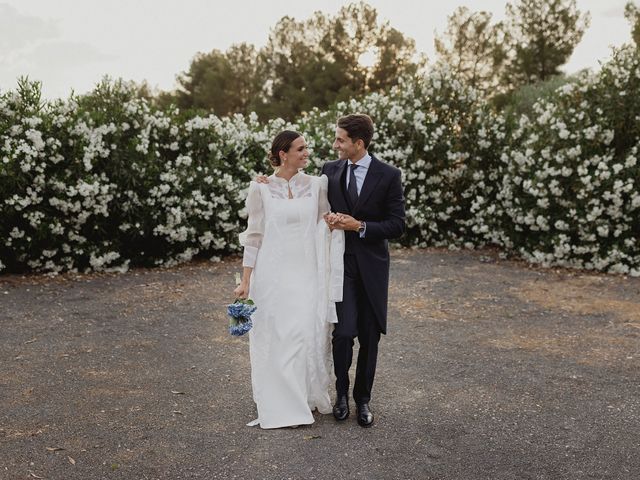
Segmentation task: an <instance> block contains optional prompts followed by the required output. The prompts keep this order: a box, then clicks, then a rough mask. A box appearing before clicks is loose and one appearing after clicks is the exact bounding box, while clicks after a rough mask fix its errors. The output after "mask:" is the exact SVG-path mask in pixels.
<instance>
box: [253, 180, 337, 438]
mask: <svg viewBox="0 0 640 480" xmlns="http://www.w3.org/2000/svg"><path fill="white" fill-rule="evenodd" d="M290 192H291V193H290ZM290 196H291V197H292V198H290ZM329 209H330V207H329V202H328V200H327V177H326V176H324V175H323V176H322V177H314V176H310V175H306V174H304V173H302V172H300V173H297V174H296V175H295V176H294V177H292V178H291V180H290V181H289V182H287V181H286V180H284V179H282V178H280V177H276V176H275V175H272V176H270V177H269V183H268V184H259V183H256V182H251V184H250V186H249V193H248V196H247V213H248V227H247V230H246V231H245V232H243V233H242V234H241V235H240V243H241V244H242V245H243V246H244V259H243V266H250V267H254V269H253V273H252V276H251V284H250V298H252V299H253V300H254V301H255V304H256V306H257V311H256V312H255V314H254V316H253V329H252V330H251V331H250V332H249V343H250V356H251V383H252V387H253V399H254V401H255V403H256V406H257V410H258V418H257V419H256V420H254V422H251V423H250V424H248V425H257V424H259V425H260V427H262V428H278V427H286V426H292V425H303V424H310V423H313V421H314V419H313V415H312V413H311V412H312V411H313V410H314V409H317V410H318V411H319V412H320V413H329V412H331V402H330V399H329V385H330V383H332V375H331V363H330V362H331V347H330V336H331V334H330V330H331V323H329V322H331V321H335V320H331V319H328V314H327V313H326V312H327V310H329V311H331V312H333V311H334V309H332V308H326V298H324V299H323V298H321V297H323V296H324V294H325V293H326V288H323V287H325V286H326V285H321V284H322V283H323V279H322V275H319V271H320V270H326V269H325V268H324V266H319V265H318V259H322V261H323V262H326V261H327V258H323V257H326V256H324V255H323V254H322V252H323V250H320V248H321V245H319V243H320V240H318V239H320V238H326V237H323V236H322V233H321V235H318V232H322V230H321V229H322V227H323V226H324V220H323V219H322V215H323V214H324V213H326V212H328V211H329ZM325 228H326V227H325ZM326 231H327V232H328V230H326ZM325 235H326V234H325ZM328 235H331V233H329V234H328ZM323 292H324V293H323ZM323 302H324V303H323Z"/></svg>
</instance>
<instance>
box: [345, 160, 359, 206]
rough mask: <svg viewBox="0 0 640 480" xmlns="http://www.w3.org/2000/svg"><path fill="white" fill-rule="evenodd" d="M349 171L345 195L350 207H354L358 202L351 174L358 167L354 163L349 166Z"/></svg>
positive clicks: (356, 186)
mask: <svg viewBox="0 0 640 480" xmlns="http://www.w3.org/2000/svg"><path fill="white" fill-rule="evenodd" d="M350 166H351V170H350V172H349V186H348V187H347V193H348V194H349V200H351V206H352V207H353V206H355V204H356V203H357V202H358V184H357V183H356V176H355V174H354V173H353V172H354V171H355V170H356V168H358V167H359V165H356V164H354V163H351V164H350Z"/></svg>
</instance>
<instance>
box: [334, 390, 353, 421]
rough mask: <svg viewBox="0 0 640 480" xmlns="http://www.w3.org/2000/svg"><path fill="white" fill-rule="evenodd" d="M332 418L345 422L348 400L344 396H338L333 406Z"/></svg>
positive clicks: (347, 413)
mask: <svg viewBox="0 0 640 480" xmlns="http://www.w3.org/2000/svg"><path fill="white" fill-rule="evenodd" d="M333 416H334V417H335V418H336V420H340V421H342V420H346V419H347V417H348V416H349V400H348V398H347V396H346V395H338V398H337V399H336V403H335V405H334V406H333Z"/></svg>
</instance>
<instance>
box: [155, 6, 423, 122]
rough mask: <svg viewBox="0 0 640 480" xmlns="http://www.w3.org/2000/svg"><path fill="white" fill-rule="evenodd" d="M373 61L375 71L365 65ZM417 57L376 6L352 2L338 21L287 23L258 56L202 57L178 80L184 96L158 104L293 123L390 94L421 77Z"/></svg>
mask: <svg viewBox="0 0 640 480" xmlns="http://www.w3.org/2000/svg"><path fill="white" fill-rule="evenodd" d="M367 55H369V56H370V57H372V58H373V62H372V63H371V64H370V65H367V64H365V62H364V61H363V57H365V56H367ZM415 56H416V52H415V44H414V41H413V40H412V39H410V38H407V37H405V36H404V35H403V34H402V33H401V32H399V31H398V30H396V29H394V28H392V27H391V26H390V25H389V22H383V23H381V22H379V21H378V14H377V11H376V10H375V9H374V8H373V7H371V6H369V5H367V4H366V3H364V2H360V3H354V4H350V5H347V6H345V7H342V8H341V9H340V11H339V12H338V13H337V15H335V16H332V15H327V14H323V13H322V12H315V13H314V14H313V15H312V16H311V17H310V18H308V19H306V20H302V21H298V20H296V19H294V18H292V17H288V16H286V17H283V18H282V19H281V20H280V21H279V22H278V23H277V24H276V25H275V26H274V27H273V28H272V30H271V32H270V35H269V39H268V41H267V44H266V46H265V47H264V48H262V49H260V50H257V49H256V48H255V47H253V46H252V45H247V44H241V45H234V46H232V47H231V48H230V49H229V50H227V51H226V52H221V51H219V50H213V51H211V52H209V53H207V54H203V53H199V54H198V55H196V57H195V58H194V59H193V61H192V62H191V65H190V66H189V70H188V71H187V72H184V73H183V74H181V75H179V76H178V83H179V85H180V89H179V91H178V92H177V93H176V94H175V95H174V96H171V95H170V96H167V95H161V96H160V97H161V98H160V100H159V101H160V102H161V103H163V104H167V103H171V101H172V100H174V101H175V103H177V104H178V105H179V106H181V107H186V108H205V109H210V110H213V111H214V112H215V113H216V114H218V115H228V114H230V113H235V112H242V113H248V112H250V111H256V112H257V113H258V115H259V116H260V117H262V118H272V117H282V118H285V119H293V118H295V117H297V116H299V115H300V114H301V113H302V112H306V111H309V110H311V109H312V108H313V107H318V108H326V107H328V106H329V105H331V104H332V103H334V102H336V101H340V100H348V99H350V98H353V97H357V96H361V95H364V94H366V93H368V92H371V91H380V90H387V89H388V88H390V87H391V86H393V85H395V84H396V83H397V82H398V79H399V78H400V77H402V76H408V75H413V74H415V73H416V71H417V70H418V68H419V67H420V65H421V64H422V63H421V60H420V59H417V60H415V59H414V57H415Z"/></svg>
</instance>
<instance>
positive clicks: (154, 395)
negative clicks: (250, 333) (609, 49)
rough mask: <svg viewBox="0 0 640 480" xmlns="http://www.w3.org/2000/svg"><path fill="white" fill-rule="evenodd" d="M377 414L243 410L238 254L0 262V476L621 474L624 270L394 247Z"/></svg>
mask: <svg viewBox="0 0 640 480" xmlns="http://www.w3.org/2000/svg"><path fill="white" fill-rule="evenodd" d="M392 265H393V266H392V288H391V295H390V311H389V325H390V328H389V335H387V336H386V337H383V339H382V341H381V346H380V357H379V362H378V375H377V377H376V385H375V388H374V399H373V402H372V407H373V409H374V412H375V413H376V424H375V425H374V427H373V428H371V429H367V430H365V429H362V428H360V427H359V426H358V425H357V424H356V422H355V419H353V418H350V419H349V420H347V421H346V422H345V423H342V424H336V423H335V422H334V420H333V418H332V417H330V416H317V421H316V423H315V424H314V425H312V426H309V427H301V428H298V429H295V430H292V429H282V430H272V431H265V430H260V429H259V428H248V427H245V426H244V425H245V423H246V422H248V421H250V420H252V419H253V418H254V416H255V409H254V405H253V402H252V399H251V385H250V377H249V374H250V372H249V362H248V343H247V339H245V338H240V339H235V338H231V337H229V336H228V334H227V331H226V319H225V318H224V306H225V304H226V303H228V301H229V299H230V292H231V290H232V289H233V275H232V273H233V272H235V271H238V270H239V269H240V262H239V260H235V259H230V260H227V261H226V262H223V263H218V264H210V263H192V264H189V265H186V266H181V267H177V268H173V269H170V270H135V271H132V272H129V273H127V274H124V275H66V276H61V277H57V278H48V277H39V276H28V277H21V276H2V277H0V337H1V338H2V342H1V346H2V349H1V351H0V362H1V369H0V404H1V405H2V409H1V410H0V478H1V479H11V480H13V479H32V478H44V479H65V480H66V479H192V478H193V479H195V478H201V479H217V478H220V479H254V478H255V479H289V478H290V479H328V478H332V479H359V478H362V479H380V480H382V479H384V480H387V479H456V480H457V479H461V480H470V479H549V480H558V479H590V478H593V479H616V480H618V479H637V478H638V475H639V473H638V472H640V455H638V452H639V446H638V444H639V438H640V437H639V433H638V432H640V416H639V415H640V369H639V368H638V367H639V360H640V279H627V278H624V277H619V276H605V275H598V274H591V273H585V272H576V271H565V270H563V271H554V270H540V269H532V268H528V267H527V266H526V265H524V264H522V263H519V262H510V261H499V260H497V258H496V256H495V255H494V254H493V253H491V252H480V253H477V252H445V251H440V250H421V251H411V250H399V251H395V252H393V262H392Z"/></svg>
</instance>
